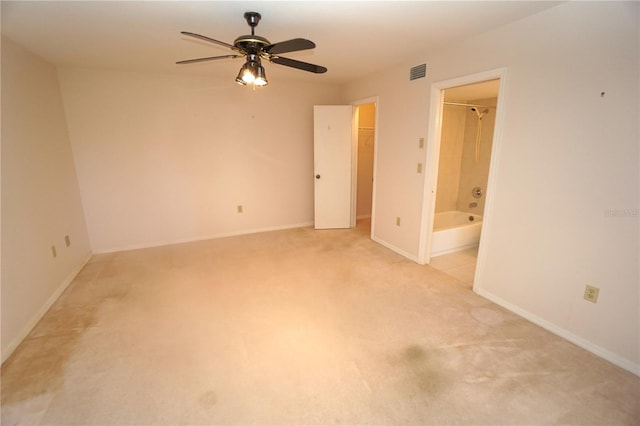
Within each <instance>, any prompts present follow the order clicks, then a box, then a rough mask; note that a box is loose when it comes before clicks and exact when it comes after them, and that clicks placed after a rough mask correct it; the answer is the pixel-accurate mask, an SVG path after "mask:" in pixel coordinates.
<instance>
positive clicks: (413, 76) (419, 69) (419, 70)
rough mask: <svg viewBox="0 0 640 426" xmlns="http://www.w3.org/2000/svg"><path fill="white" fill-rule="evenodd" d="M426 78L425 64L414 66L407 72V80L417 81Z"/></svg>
mask: <svg viewBox="0 0 640 426" xmlns="http://www.w3.org/2000/svg"><path fill="white" fill-rule="evenodd" d="M426 76H427V64H421V65H416V66H415V67H412V68H411V71H410V72H409V80H417V79H419V78H424V77H426Z"/></svg>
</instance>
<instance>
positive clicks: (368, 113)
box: [353, 99, 377, 234]
mask: <svg viewBox="0 0 640 426" xmlns="http://www.w3.org/2000/svg"><path fill="white" fill-rule="evenodd" d="M353 105H354V129H355V134H356V137H355V143H354V145H355V146H354V155H353V158H354V164H353V177H354V179H353V181H354V183H355V187H354V191H353V194H354V199H353V202H354V205H353V211H354V212H355V214H354V216H355V222H356V223H355V226H356V227H357V228H359V229H362V230H363V231H365V232H367V233H369V234H371V233H372V223H373V222H372V217H373V213H374V212H373V210H374V202H373V200H374V167H375V148H376V121H377V120H376V117H377V115H376V102H375V100H374V99H368V100H364V101H360V102H356V103H354V104H353Z"/></svg>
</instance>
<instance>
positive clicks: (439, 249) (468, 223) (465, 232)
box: [431, 211, 482, 256]
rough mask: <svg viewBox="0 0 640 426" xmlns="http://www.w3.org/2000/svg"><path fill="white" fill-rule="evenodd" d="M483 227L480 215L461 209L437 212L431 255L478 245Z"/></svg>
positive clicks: (434, 221)
mask: <svg viewBox="0 0 640 426" xmlns="http://www.w3.org/2000/svg"><path fill="white" fill-rule="evenodd" d="M481 229H482V216H480V215H477V214H472V213H465V212H460V211H449V212H440V213H436V215H435V217H434V219H433V234H432V236H431V256H439V255H441V254H446V253H452V252H454V251H458V250H464V249H467V248H471V247H475V246H477V245H478V243H479V242H480V230H481Z"/></svg>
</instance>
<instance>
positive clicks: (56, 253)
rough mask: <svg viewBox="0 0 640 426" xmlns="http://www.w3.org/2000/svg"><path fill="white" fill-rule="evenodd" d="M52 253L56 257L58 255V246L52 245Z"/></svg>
mask: <svg viewBox="0 0 640 426" xmlns="http://www.w3.org/2000/svg"><path fill="white" fill-rule="evenodd" d="M51 255H52V256H53V257H54V259H55V258H56V257H58V252H57V251H56V246H51Z"/></svg>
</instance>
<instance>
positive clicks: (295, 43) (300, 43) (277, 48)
mask: <svg viewBox="0 0 640 426" xmlns="http://www.w3.org/2000/svg"><path fill="white" fill-rule="evenodd" d="M314 47H316V44H315V43H314V42H312V41H311V40H307V39H304V38H294V39H291V40H286V41H281V42H280V43H273V44H270V45H269V46H265V47H264V48H263V50H264V51H265V52H267V53H270V54H272V55H277V54H279V53H287V52H296V51H298V50H307V49H313V48H314Z"/></svg>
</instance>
